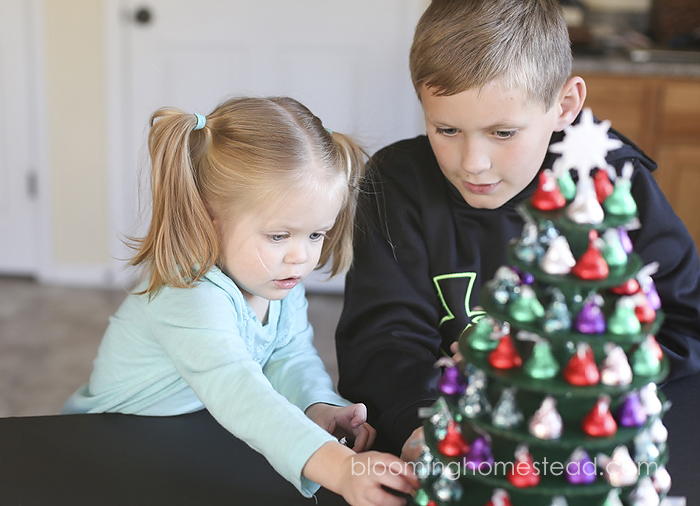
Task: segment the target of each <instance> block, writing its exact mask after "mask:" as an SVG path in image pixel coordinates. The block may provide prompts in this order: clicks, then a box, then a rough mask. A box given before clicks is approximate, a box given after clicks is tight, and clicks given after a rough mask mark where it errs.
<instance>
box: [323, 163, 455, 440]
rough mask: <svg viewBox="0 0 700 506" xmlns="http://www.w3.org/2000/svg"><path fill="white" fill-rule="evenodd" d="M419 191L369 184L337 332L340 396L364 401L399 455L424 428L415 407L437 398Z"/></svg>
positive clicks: (405, 185) (433, 302)
mask: <svg viewBox="0 0 700 506" xmlns="http://www.w3.org/2000/svg"><path fill="white" fill-rule="evenodd" d="M375 158H376V157H375ZM375 168H377V167H375ZM394 168H397V167H394ZM379 169H382V167H379ZM380 172H382V171H381V170H380ZM399 172H401V173H402V174H403V175H404V179H410V175H409V174H408V173H407V171H399ZM372 177H373V178H377V177H378V176H377V174H376V173H373V176H372ZM409 192H410V193H409ZM419 193H420V190H419V189H418V188H416V185H415V184H414V182H412V181H408V182H397V181H386V180H385V181H383V182H380V181H378V180H377V179H374V183H373V184H368V185H367V187H366V188H365V191H364V192H363V196H362V200H361V203H360V210H359V217H358V219H359V230H358V231H357V235H356V238H355V260H354V264H353V267H352V268H351V270H350V272H349V274H348V277H347V279H346V290H345V303H344V308H343V314H342V315H341V319H340V322H339V326H338V330H337V333H336V344H337V353H338V365H339V371H340V382H339V391H340V393H341V394H342V395H343V396H344V397H346V398H348V399H350V400H351V401H353V402H363V403H365V404H366V405H367V408H368V411H369V419H368V421H369V422H370V423H371V424H372V425H373V426H374V427H375V428H376V429H377V432H378V437H377V441H378V443H379V444H380V445H381V444H382V443H384V444H385V445H386V444H387V443H388V445H389V447H390V449H391V450H392V451H393V452H395V453H397V454H398V453H399V452H400V450H401V447H402V445H403V443H404V442H405V440H406V439H407V438H408V437H409V435H410V434H411V433H412V432H413V431H414V430H415V429H416V428H417V427H418V426H419V425H420V421H419V419H418V414H417V413H418V408H419V407H421V406H429V405H431V404H432V403H433V402H434V401H435V399H436V392H435V382H436V381H437V378H438V375H439V371H438V370H437V369H435V367H434V363H435V360H436V359H437V357H438V354H439V348H440V345H441V342H442V337H441V336H440V334H439V332H438V330H437V328H438V323H439V313H438V308H439V303H438V300H437V295H436V293H435V289H434V286H433V285H432V280H431V276H430V271H429V258H428V252H427V251H426V246H425V238H424V236H423V231H422V230H421V225H420V223H421V220H420V209H419V205H418V202H416V199H418V198H419V197H417V195H418V194H419ZM387 230H388V231H389V232H387Z"/></svg>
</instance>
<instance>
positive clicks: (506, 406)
mask: <svg viewBox="0 0 700 506" xmlns="http://www.w3.org/2000/svg"><path fill="white" fill-rule="evenodd" d="M609 128H610V123H609V122H607V121H603V122H602V123H595V122H594V120H593V115H592V114H591V112H590V111H589V110H584V112H583V114H582V117H581V121H580V122H579V123H578V124H576V125H572V126H570V127H568V128H567V129H566V130H565V137H564V140H563V141H562V142H559V143H556V144H553V145H552V146H550V150H551V151H552V152H554V153H559V154H561V157H559V158H558V159H557V160H556V162H555V164H554V166H553V168H552V169H551V170H549V169H547V170H544V171H542V172H541V174H540V179H539V186H538V188H537V190H536V191H535V193H534V194H533V195H532V197H531V198H529V199H528V201H527V202H525V203H524V204H523V205H522V206H521V208H520V212H521V214H522V216H523V218H524V220H525V226H524V228H523V232H522V235H521V236H520V237H518V238H516V239H515V240H514V241H512V243H511V244H510V246H509V250H508V264H509V265H508V266H503V267H501V268H500V269H499V270H498V271H497V273H496V275H495V276H494V278H493V279H492V280H490V281H489V282H487V283H486V284H485V286H484V287H483V289H482V291H481V294H480V304H481V305H482V306H483V307H484V309H485V311H486V315H484V317H482V318H481V319H480V320H479V321H478V322H476V323H475V324H473V325H472V326H471V327H470V328H468V329H467V330H466V331H465V332H464V334H463V335H462V336H461V337H460V339H459V349H460V352H461V354H462V356H463V357H464V363H461V364H459V365H456V364H454V363H450V360H449V359H447V362H448V363H447V364H445V363H444V362H445V361H444V360H441V361H440V363H439V365H441V366H445V370H444V373H443V375H442V378H441V379H440V382H439V384H438V389H439V391H440V393H441V397H440V398H439V399H438V401H437V402H436V403H435V404H434V405H433V406H432V407H431V408H426V409H424V410H422V411H423V412H422V413H421V414H422V416H424V418H425V421H424V429H425V447H424V448H423V452H422V454H421V457H420V458H419V460H418V461H416V462H415V463H414V464H415V471H416V474H417V475H418V477H419V479H420V482H421V488H420V490H419V491H418V494H417V495H416V497H415V499H414V501H415V503H416V504H419V505H421V506H422V505H469V506H658V505H659V504H660V503H661V501H662V500H663V498H664V497H665V495H666V494H667V492H668V491H669V488H670V477H669V475H668V472H667V471H666V469H665V467H664V464H665V463H666V461H667V459H668V455H667V449H666V437H667V431H666V429H665V427H664V425H663V423H662V421H661V418H662V416H663V414H664V412H665V410H666V409H667V407H668V405H667V404H668V403H666V402H665V401H664V400H663V397H662V396H661V395H660V394H659V393H657V389H656V383H657V382H658V381H660V380H661V379H663V378H664V377H665V376H666V374H667V372H668V361H667V359H666V358H665V357H664V356H663V352H662V351H661V348H660V347H659V345H658V343H657V342H656V340H655V338H654V334H655V333H656V332H657V330H658V328H659V326H660V325H661V321H662V319H663V314H662V312H661V310H660V303H659V298H658V294H657V293H656V290H655V288H654V284H653V281H652V277H651V276H652V275H653V274H654V272H655V268H656V266H655V265H653V264H652V265H646V266H645V265H643V263H642V261H641V259H640V258H639V257H638V256H637V255H636V254H635V253H634V251H633V249H632V244H631V242H630V240H629V236H628V234H627V231H628V230H629V229H631V228H634V227H637V226H640V225H639V223H638V219H637V206H636V203H635V201H634V199H633V198H632V196H631V193H630V187H631V182H630V179H631V174H632V166H631V165H628V166H625V167H624V168H623V169H622V171H621V174H617V173H616V171H615V170H614V169H612V168H608V165H607V162H606V160H605V157H606V154H607V152H608V150H613V149H616V148H618V147H619V146H621V142H620V141H618V140H615V139H611V138H609V137H608V135H607V131H608V129H609ZM572 172H573V173H574V177H572Z"/></svg>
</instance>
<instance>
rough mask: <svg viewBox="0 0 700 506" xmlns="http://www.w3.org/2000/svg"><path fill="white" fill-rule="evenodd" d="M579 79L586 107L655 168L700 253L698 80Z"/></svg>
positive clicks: (587, 76) (597, 76)
mask: <svg viewBox="0 0 700 506" xmlns="http://www.w3.org/2000/svg"><path fill="white" fill-rule="evenodd" d="M581 75H582V77H583V78H584V79H585V80H586V85H587V88H588V97H587V98H586V106H588V107H590V108H591V109H592V110H593V113H594V114H595V115H596V116H597V117H598V118H600V119H609V120H610V121H612V125H613V127H614V128H615V129H617V130H619V131H620V132H622V133H623V134H624V135H626V136H627V137H629V138H630V139H631V140H632V141H633V142H634V143H636V144H637V145H638V146H639V147H640V148H642V149H643V150H644V151H645V152H646V153H647V154H648V155H649V156H651V157H652V158H653V159H654V160H655V161H656V162H657V163H658V164H659V169H658V170H657V171H656V172H654V176H655V177H656V180H657V182H658V183H659V186H660V187H661V189H662V190H663V192H664V194H665V195H666V198H667V199H668V200H669V202H670V203H671V205H672V206H673V209H674V210H675V211H676V213H677V214H678V216H680V218H681V219H682V220H683V222H684V223H685V225H686V227H688V230H689V231H690V234H691V235H692V237H693V239H694V240H695V244H696V246H698V247H699V249H700V212H699V211H698V209H699V208H700V206H698V202H699V201H700V142H698V140H700V79H679V78H670V77H669V78H665V77H659V76H618V75H608V74H581Z"/></svg>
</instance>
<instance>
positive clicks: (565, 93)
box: [554, 76, 586, 132]
mask: <svg viewBox="0 0 700 506" xmlns="http://www.w3.org/2000/svg"><path fill="white" fill-rule="evenodd" d="M585 100H586V82H585V81H584V80H583V78H582V77H579V76H572V77H570V78H569V79H568V80H567V81H566V83H564V86H562V88H561V91H560V92H559V97H558V98H557V103H556V104H555V107H558V109H559V116H558V118H557V122H556V126H555V128H554V130H555V131H556V132H561V131H562V130H564V128H566V127H567V126H569V125H570V124H571V123H573V122H574V120H575V119H576V116H578V113H580V112H581V109H583V103H584V102H585Z"/></svg>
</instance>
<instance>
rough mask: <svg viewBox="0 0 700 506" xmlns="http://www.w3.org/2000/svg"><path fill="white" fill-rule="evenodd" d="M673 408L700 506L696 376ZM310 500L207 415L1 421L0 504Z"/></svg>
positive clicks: (688, 487)
mask: <svg viewBox="0 0 700 506" xmlns="http://www.w3.org/2000/svg"><path fill="white" fill-rule="evenodd" d="M662 391H663V392H664V393H665V395H666V396H667V397H668V398H669V399H670V400H671V401H672V402H673V407H672V408H671V410H670V411H669V412H668V413H667V414H666V416H665V418H664V423H665V424H666V426H667V427H668V430H669V442H668V444H669V447H670V455H671V457H670V462H669V464H668V466H667V468H668V470H669V472H670V473H671V477H672V479H673V486H672V489H671V495H674V496H685V497H686V498H687V500H688V502H687V504H688V506H697V505H700V479H698V468H699V467H700V458H699V457H700V424H699V423H698V422H699V420H700V403H699V402H698V392H700V375H696V376H694V377H692V378H686V379H682V380H678V381H675V382H672V383H670V384H668V385H665V386H664V387H663V388H662ZM316 497H317V500H318V503H316V500H315V499H306V498H304V497H302V496H301V494H299V493H298V492H297V491H296V489H295V488H294V487H292V485H290V484H289V483H288V482H287V481H285V480H284V479H283V478H281V477H280V476H279V475H278V474H277V473H276V472H275V471H274V470H273V469H272V468H271V467H270V465H269V464H268V463H267V461H266V460H265V459H264V458H263V457H262V456H260V455H259V454H258V453H256V452H254V451H253V450H251V449H250V448H249V447H248V446H247V445H246V444H245V443H243V442H241V441H240V440H238V439H236V438H235V437H233V436H232V435H231V434H230V433H228V432H227V431H226V430H225V429H223V428H222V427H221V426H220V425H219V424H218V423H217V422H216V421H215V420H214V419H213V418H212V417H211V415H210V414H209V413H208V412H206V411H200V412H198V413H193V414H189V415H183V416H176V417H168V418H152V417H139V416H129V415H119V414H106V415H66V416H45V417H26V418H4V419H0V504H2V505H8V506H49V505H50V506H61V505H64V504H66V505H68V504H69V505H75V506H80V505H99V506H111V505H119V506H122V505H129V506H132V505H133V506H139V505H148V506H158V505H168V506H178V505H188V506H189V505H195V504H196V505H206V506H217V505H267V504H270V505H302V506H315V505H316V504H318V505H319V506H336V505H345V504H346V503H345V502H344V501H343V500H342V498H340V497H339V496H337V495H335V494H332V493H330V492H328V491H327V490H323V489H322V490H321V491H320V492H319V493H318V494H317V495H316Z"/></svg>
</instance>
